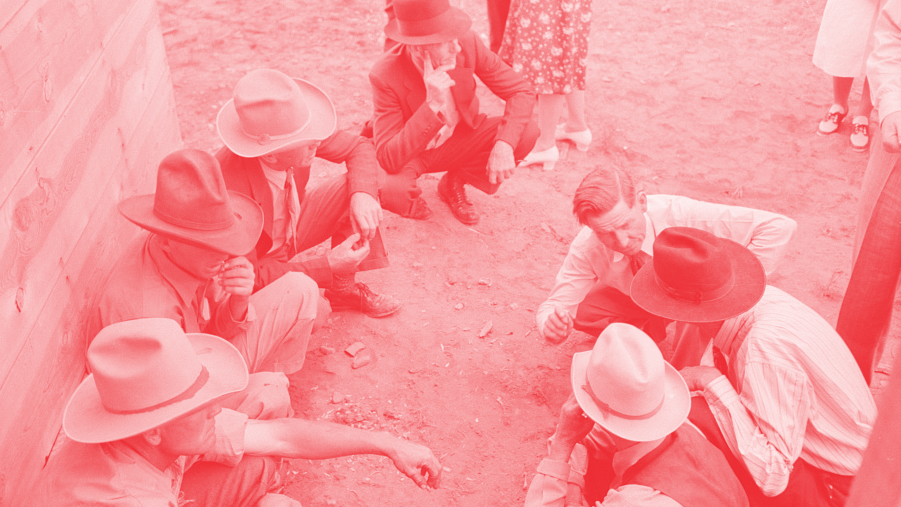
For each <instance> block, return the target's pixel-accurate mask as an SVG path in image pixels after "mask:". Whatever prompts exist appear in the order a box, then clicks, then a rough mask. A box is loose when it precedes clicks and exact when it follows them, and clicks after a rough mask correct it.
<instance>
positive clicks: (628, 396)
mask: <svg viewBox="0 0 901 507" xmlns="http://www.w3.org/2000/svg"><path fill="white" fill-rule="evenodd" d="M571 374H572V387H573V392H574V393H575V396H576V401H578V402H579V406H580V407H582V410H583V411H584V412H585V415H587V416H588V417H590V418H591V420H593V421H594V422H595V423H597V424H598V425H600V426H601V427H603V428H604V429H605V430H607V431H609V432H610V433H612V434H614V435H616V436H618V437H621V438H624V439H626V440H631V441H633V442H649V441H651V440H657V439H658V438H663V437H665V436H666V435H669V434H670V433H672V432H673V431H675V430H676V429H677V428H678V427H679V426H681V425H682V423H683V422H685V419H686V418H687V417H688V412H689V410H690V409H691V398H690V397H689V393H688V386H687V385H686V384H685V380H683V379H682V376H681V375H679V372H678V371H676V369H675V368H673V367H672V365H670V364H669V363H667V362H666V361H664V360H663V356H662V355H661V354H660V350H659V349H658V348H657V346H656V345H655V344H654V341H653V340H651V338H650V337H648V335H646V334H644V333H643V332H642V331H641V330H640V329H638V328H637V327H634V326H631V325H629V324H622V323H614V324H610V325H609V326H607V328H606V329H604V331H603V332H602V333H601V335H600V336H599V337H598V339H597V341H596V342H595V344H594V348H593V349H592V350H591V351H586V352H579V353H577V354H575V355H574V356H573V362H572V370H571Z"/></svg>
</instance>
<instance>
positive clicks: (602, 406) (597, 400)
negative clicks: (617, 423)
mask: <svg viewBox="0 0 901 507" xmlns="http://www.w3.org/2000/svg"><path fill="white" fill-rule="evenodd" d="M582 390H583V391H585V392H586V393H588V396H590V397H591V401H593V402H594V403H595V404H596V405H597V406H598V408H599V409H601V412H606V413H608V414H610V415H615V416H616V417H619V418H621V419H628V420H630V421H640V420H644V419H650V418H651V417H654V416H655V415H656V414H657V412H660V409H661V408H663V400H664V399H666V396H662V397H660V403H658V404H657V407H656V408H654V409H653V410H651V411H650V412H648V413H646V414H641V415H629V414H624V413H622V412H619V411H616V410H613V409H612V408H610V405H608V404H606V403H604V402H603V401H601V399H600V398H598V397H597V396H595V394H594V391H592V390H591V388H590V387H589V386H588V385H586V384H582Z"/></svg>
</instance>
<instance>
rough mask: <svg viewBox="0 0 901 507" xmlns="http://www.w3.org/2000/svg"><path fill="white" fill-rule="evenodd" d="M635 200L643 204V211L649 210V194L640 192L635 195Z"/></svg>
mask: <svg viewBox="0 0 901 507" xmlns="http://www.w3.org/2000/svg"><path fill="white" fill-rule="evenodd" d="M635 202H636V203H637V204H639V205H640V206H641V212H642V213H646V212H647V211H648V196H647V195H645V193H644V192H638V194H636V195H635Z"/></svg>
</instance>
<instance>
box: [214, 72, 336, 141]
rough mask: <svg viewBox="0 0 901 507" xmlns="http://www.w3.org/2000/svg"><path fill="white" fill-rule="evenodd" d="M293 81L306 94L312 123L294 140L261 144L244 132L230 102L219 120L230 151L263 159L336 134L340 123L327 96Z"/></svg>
mask: <svg viewBox="0 0 901 507" xmlns="http://www.w3.org/2000/svg"><path fill="white" fill-rule="evenodd" d="M291 79H293V80H294V82H295V83H297V86H299V87H300V91H301V93H303V98H304V100H305V101H306V103H307V107H308V108H309V110H310V123H309V124H308V125H307V126H306V127H305V128H304V129H302V130H301V131H300V132H298V133H297V134H295V135H293V136H291V137H286V138H284V139H272V140H270V141H269V142H267V143H264V144H260V142H259V140H257V139H256V138H252V137H250V136H248V135H247V134H245V133H244V130H243V129H242V128H241V120H240V119H239V118H238V111H237V110H236V109H235V100H234V99H230V100H229V101H228V102H226V103H225V105H224V106H222V109H220V110H219V115H218V116H217V117H216V129H217V131H218V132H219V138H220V139H222V142H223V143H225V146H226V147H227V148H228V149H229V150H231V151H232V152H233V153H234V154H236V155H239V156H242V157H246V158H254V157H262V156H263V155H267V154H269V153H272V152H274V151H278V150H280V149H282V148H287V147H289V146H291V145H292V144H296V143H299V142H302V141H322V140H323V139H325V138H327V137H328V136H330V135H332V133H334V132H335V126H336V125H337V121H338V120H337V115H336V114H335V106H334V105H333V104H332V101H331V99H329V98H328V95H326V94H325V92H324V91H322V90H321V89H319V87H317V86H316V85H314V84H313V83H310V82H307V81H304V80H303V79H297V78H291Z"/></svg>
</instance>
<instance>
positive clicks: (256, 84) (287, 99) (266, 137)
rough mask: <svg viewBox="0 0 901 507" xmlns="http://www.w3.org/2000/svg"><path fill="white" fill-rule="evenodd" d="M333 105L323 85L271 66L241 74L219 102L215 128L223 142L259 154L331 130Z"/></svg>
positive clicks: (237, 151)
mask: <svg viewBox="0 0 901 507" xmlns="http://www.w3.org/2000/svg"><path fill="white" fill-rule="evenodd" d="M336 121H337V118H336V116H335V106H333V105H332V101H331V100H330V99H329V98H328V95H326V94H325V92H324V91H322V90H320V89H319V88H317V87H316V86H315V85H313V84H312V83H308V82H307V81H304V80H303V79H294V78H290V77H288V76H286V75H285V74H283V73H281V72H279V71H277V70H273V69H258V70H254V71H252V72H250V73H248V74H247V75H246V76H244V77H242V78H241V80H240V81H238V84H236V85H235V91H234V94H233V96H232V98H231V99H230V100H229V101H228V102H226V103H225V105H224V106H222V109H220V110H219V115H218V116H217V118H216V128H217V130H218V132H219V137H220V138H221V139H222V142H223V143H225V146H226V147H228V149H229V150H231V151H232V152H233V153H235V154H236V155H240V156H242V157H248V158H253V157H261V156H263V155H266V154H269V153H272V152H274V151H278V150H280V149H282V148H286V147H289V146H291V145H293V144H297V143H299V142H302V141H321V140H323V139H325V138H326V137H328V136H330V135H332V132H334V131H335V124H336Z"/></svg>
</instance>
